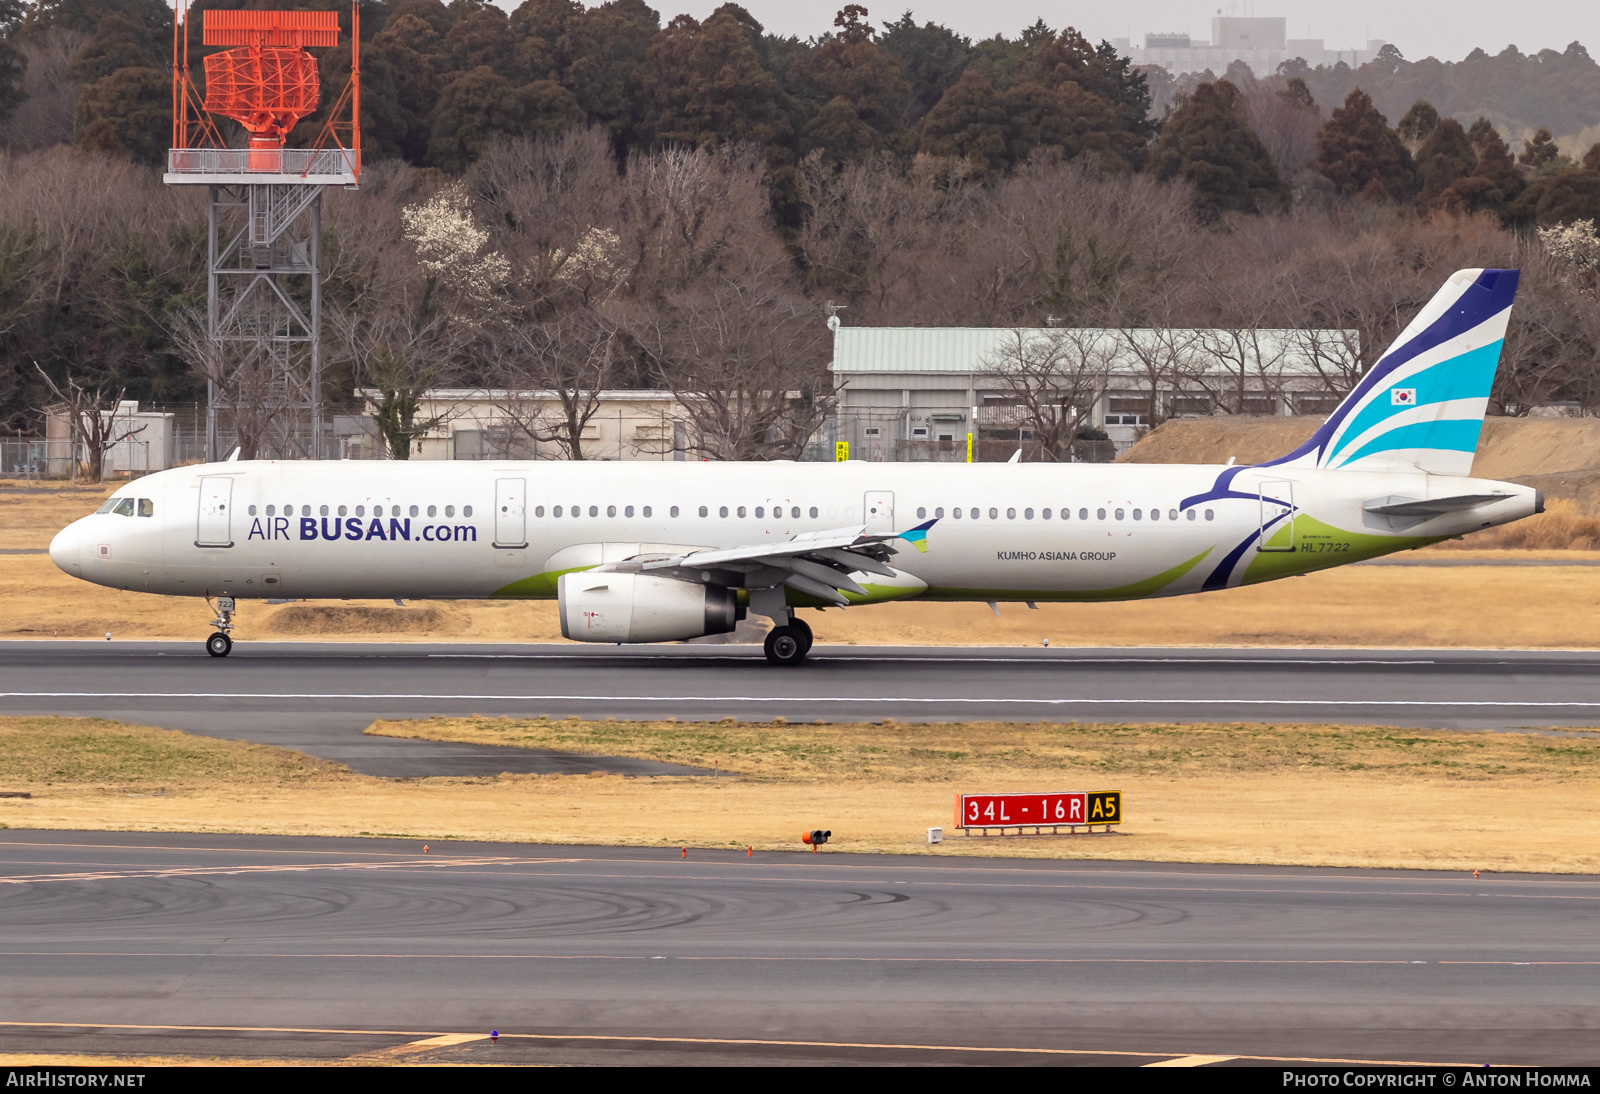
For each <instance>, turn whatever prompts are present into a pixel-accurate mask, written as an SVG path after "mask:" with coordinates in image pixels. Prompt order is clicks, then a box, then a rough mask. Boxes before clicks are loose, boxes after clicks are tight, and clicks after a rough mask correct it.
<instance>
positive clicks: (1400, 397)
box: [1389, 387, 1417, 406]
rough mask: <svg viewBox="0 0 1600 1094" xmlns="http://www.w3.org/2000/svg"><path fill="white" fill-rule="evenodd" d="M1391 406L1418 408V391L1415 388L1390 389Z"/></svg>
mask: <svg viewBox="0 0 1600 1094" xmlns="http://www.w3.org/2000/svg"><path fill="white" fill-rule="evenodd" d="M1389 405H1390V406H1416V405H1417V389H1416V388H1414V387H1392V388H1390V389H1389Z"/></svg>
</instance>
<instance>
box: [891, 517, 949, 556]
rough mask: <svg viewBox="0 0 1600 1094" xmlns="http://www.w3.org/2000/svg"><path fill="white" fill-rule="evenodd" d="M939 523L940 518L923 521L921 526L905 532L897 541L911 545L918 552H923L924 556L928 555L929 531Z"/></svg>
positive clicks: (898, 536) (897, 537)
mask: <svg viewBox="0 0 1600 1094" xmlns="http://www.w3.org/2000/svg"><path fill="white" fill-rule="evenodd" d="M938 523H939V518H938V517H934V518H933V519H932V520H929V521H923V522H922V523H921V524H919V525H917V526H916V527H915V528H908V529H906V530H905V531H904V532H901V533H900V534H899V535H897V536H896V537H895V538H896V539H903V540H905V541H906V542H907V543H909V544H911V546H913V547H915V548H916V549H917V550H919V551H921V552H922V553H923V554H927V553H928V529H930V528H932V527H933V526H934V525H935V524H938Z"/></svg>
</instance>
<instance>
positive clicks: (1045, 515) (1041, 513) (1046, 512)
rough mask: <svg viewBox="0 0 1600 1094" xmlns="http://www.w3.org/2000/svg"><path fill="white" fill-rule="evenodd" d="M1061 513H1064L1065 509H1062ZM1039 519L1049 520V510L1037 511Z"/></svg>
mask: <svg viewBox="0 0 1600 1094" xmlns="http://www.w3.org/2000/svg"><path fill="white" fill-rule="evenodd" d="M1062 512H1063V513H1065V512H1066V510H1065V509H1063V510H1062ZM1039 517H1040V518H1041V519H1042V520H1049V519H1050V510H1048V509H1041V510H1039Z"/></svg>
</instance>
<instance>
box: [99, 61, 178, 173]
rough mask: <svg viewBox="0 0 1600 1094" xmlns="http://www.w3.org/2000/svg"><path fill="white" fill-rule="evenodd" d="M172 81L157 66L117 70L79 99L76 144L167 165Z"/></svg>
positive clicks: (144, 162)
mask: <svg viewBox="0 0 1600 1094" xmlns="http://www.w3.org/2000/svg"><path fill="white" fill-rule="evenodd" d="M171 135H172V77H171V76H170V75H169V74H168V73H165V72H162V71H161V70H160V69H156V68H119V69H117V71H115V72H113V73H112V74H111V75H109V76H105V77H102V78H101V79H99V80H96V81H95V82H94V83H92V84H89V85H88V86H87V87H85V88H84V89H83V93H82V95H80V96H79V98H78V143H79V144H80V145H82V146H83V147H85V148H91V149H94V150H95V151H97V152H109V153H111V154H112V155H123V156H127V157H129V158H130V159H132V160H133V161H134V162H135V163H141V164H145V165H147V166H150V167H154V166H157V165H159V164H163V163H166V162H167V144H168V141H169V140H170V139H171Z"/></svg>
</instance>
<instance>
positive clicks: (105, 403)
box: [33, 362, 144, 482]
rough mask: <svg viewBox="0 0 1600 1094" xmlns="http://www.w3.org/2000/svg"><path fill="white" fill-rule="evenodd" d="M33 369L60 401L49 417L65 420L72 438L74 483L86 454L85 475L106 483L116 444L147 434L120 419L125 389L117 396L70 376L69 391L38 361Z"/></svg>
mask: <svg viewBox="0 0 1600 1094" xmlns="http://www.w3.org/2000/svg"><path fill="white" fill-rule="evenodd" d="M33 367H34V369H35V370H36V371H37V372H38V373H39V375H40V376H41V377H42V378H43V379H44V382H45V384H46V385H48V386H49V388H50V391H51V392H52V393H53V394H54V395H55V397H56V398H57V399H58V400H60V401H59V402H58V403H57V404H56V405H55V406H52V407H46V408H45V413H46V414H59V415H61V416H63V417H65V418H66V421H67V430H68V433H69V435H70V436H71V437H72V448H73V454H72V455H71V457H70V460H71V465H72V481H73V482H77V481H78V456H77V454H78V453H79V452H81V453H83V457H84V464H85V468H84V470H85V476H86V477H87V478H88V480H89V481H90V482H103V481H105V456H106V453H107V452H110V451H111V450H112V449H113V448H115V447H117V445H119V444H122V443H123V442H125V441H130V440H132V439H133V438H134V437H136V436H138V435H139V434H140V433H143V432H144V426H142V425H141V426H138V427H132V426H130V425H129V423H128V421H127V419H125V418H124V419H118V417H117V411H118V410H120V409H121V407H122V396H123V395H125V394H126V393H127V389H126V388H121V387H119V388H118V389H117V390H116V391H115V392H114V393H113V392H112V391H110V390H109V389H107V388H104V387H92V388H91V387H85V386H84V385H83V384H81V383H79V382H78V381H76V380H74V379H73V378H72V374H71V373H70V372H69V373H67V377H66V390H64V391H63V390H62V388H61V387H60V386H59V385H58V384H57V383H56V382H55V381H54V380H52V379H51V378H50V374H49V373H47V372H45V370H44V369H42V368H39V365H38V363H37V362H35V363H34V366H33Z"/></svg>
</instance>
